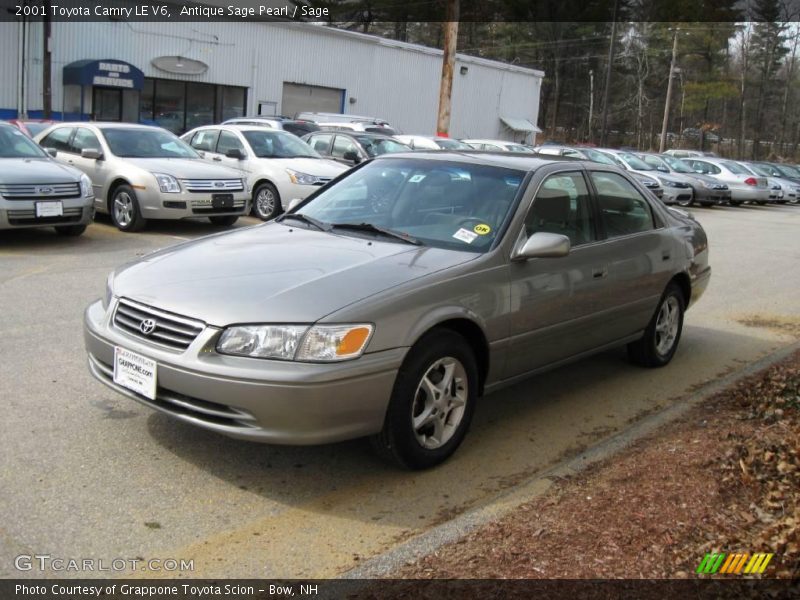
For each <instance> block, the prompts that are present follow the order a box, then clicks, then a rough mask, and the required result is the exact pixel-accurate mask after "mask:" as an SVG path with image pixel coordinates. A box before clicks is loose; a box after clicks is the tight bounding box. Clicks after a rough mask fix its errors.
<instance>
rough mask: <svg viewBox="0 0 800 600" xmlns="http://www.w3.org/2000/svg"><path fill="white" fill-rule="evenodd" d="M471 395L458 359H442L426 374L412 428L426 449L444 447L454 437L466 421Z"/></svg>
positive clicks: (413, 409) (416, 400) (414, 408)
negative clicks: (465, 415)
mask: <svg viewBox="0 0 800 600" xmlns="http://www.w3.org/2000/svg"><path fill="white" fill-rule="evenodd" d="M468 392H469V390H468V380H467V372H466V369H465V368H464V365H462V364H461V362H460V361H459V360H458V359H456V358H453V357H450V356H447V357H444V358H440V359H439V360H437V361H436V362H434V363H433V364H432V365H431V366H430V367H429V368H428V370H427V371H425V374H424V375H423V376H422V379H421V380H420V382H419V385H418V386H417V391H416V393H415V395H414V402H413V403H412V406H411V424H412V428H413V430H414V435H415V436H416V438H417V441H418V442H419V444H420V445H421V446H422V447H423V448H427V449H429V450H435V449H436V448H441V447H442V446H444V445H445V444H446V443H447V442H448V441H449V440H450V438H452V437H453V435H454V434H455V432H456V430H457V429H458V426H459V424H460V423H461V420H462V419H463V418H464V410H465V407H466V404H467V399H468V397H469V395H468Z"/></svg>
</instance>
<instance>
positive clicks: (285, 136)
mask: <svg viewBox="0 0 800 600" xmlns="http://www.w3.org/2000/svg"><path fill="white" fill-rule="evenodd" d="M242 135H244V139H246V140H247V143H248V144H249V145H250V148H252V149H253V154H255V155H256V156H257V157H258V158H322V157H321V156H320V155H319V154H318V153H317V152H316V151H315V150H313V149H312V148H311V146H309V145H308V144H306V143H305V142H304V141H303V140H301V139H300V138H298V137H297V136H294V135H292V134H291V133H286V132H283V131H276V130H270V129H251V130H249V131H244V132H242Z"/></svg>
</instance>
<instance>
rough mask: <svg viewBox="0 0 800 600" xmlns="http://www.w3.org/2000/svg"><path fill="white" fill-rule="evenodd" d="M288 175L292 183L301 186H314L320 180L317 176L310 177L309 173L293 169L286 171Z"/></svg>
mask: <svg viewBox="0 0 800 600" xmlns="http://www.w3.org/2000/svg"><path fill="white" fill-rule="evenodd" d="M286 174H287V175H289V179H290V180H291V181H292V183H297V184H299V185H314V184H315V183H317V181H318V179H319V178H318V177H317V176H316V175H309V174H308V173H301V172H300V171H293V170H292V169H286Z"/></svg>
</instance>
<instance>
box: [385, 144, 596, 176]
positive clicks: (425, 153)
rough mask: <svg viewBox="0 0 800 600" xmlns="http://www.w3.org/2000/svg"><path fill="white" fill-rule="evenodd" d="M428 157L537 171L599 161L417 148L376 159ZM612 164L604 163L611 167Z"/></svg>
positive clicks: (567, 157)
mask: <svg viewBox="0 0 800 600" xmlns="http://www.w3.org/2000/svg"><path fill="white" fill-rule="evenodd" d="M423 157H424V158H426V159H430V160H438V161H443V162H445V161H446V162H456V163H464V164H479V165H486V166H493V167H504V168H507V169H517V170H520V171H536V170H538V169H541V168H542V167H544V166H546V165H550V164H554V163H572V164H577V165H584V166H589V167H592V168H596V167H597V166H598V164H599V163H594V162H591V161H588V160H579V159H575V158H572V157H569V156H550V155H537V154H533V153H531V152H497V151H494V152H493V151H491V150H470V151H452V150H427V149H426V150H415V151H413V152H393V153H390V154H381V155H380V156H378V157H377V158H376V159H375V160H395V159H400V158H423ZM610 166H611V165H602V167H610Z"/></svg>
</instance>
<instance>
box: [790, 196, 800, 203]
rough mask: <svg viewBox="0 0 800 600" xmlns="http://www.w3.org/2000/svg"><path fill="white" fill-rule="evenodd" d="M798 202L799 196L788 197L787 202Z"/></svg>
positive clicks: (799, 201) (799, 200)
mask: <svg viewBox="0 0 800 600" xmlns="http://www.w3.org/2000/svg"><path fill="white" fill-rule="evenodd" d="M797 203H800V197H798V196H795V197H794V198H789V204H797Z"/></svg>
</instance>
